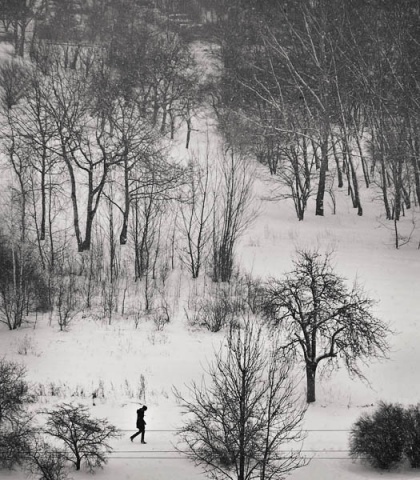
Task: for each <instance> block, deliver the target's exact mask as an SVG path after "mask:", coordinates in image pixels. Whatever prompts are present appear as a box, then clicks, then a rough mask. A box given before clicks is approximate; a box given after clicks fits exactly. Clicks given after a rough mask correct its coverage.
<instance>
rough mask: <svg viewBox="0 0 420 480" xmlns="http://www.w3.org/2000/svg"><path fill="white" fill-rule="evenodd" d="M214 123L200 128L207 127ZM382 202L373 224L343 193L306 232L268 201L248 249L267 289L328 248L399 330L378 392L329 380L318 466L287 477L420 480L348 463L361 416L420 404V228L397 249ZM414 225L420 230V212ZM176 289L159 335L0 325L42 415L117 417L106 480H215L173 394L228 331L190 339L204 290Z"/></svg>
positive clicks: (5, 346)
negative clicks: (70, 412)
mask: <svg viewBox="0 0 420 480" xmlns="http://www.w3.org/2000/svg"><path fill="white" fill-rule="evenodd" d="M203 120H205V119H202V121H201V122H200V123H201V124H203V125H204V124H205V123H206V122H205V121H203ZM196 126H197V125H195V127H196ZM205 136H206V135H205V132H204V131H203V132H201V133H199V132H194V133H193V139H192V140H193V142H194V143H193V146H192V147H191V148H197V149H198V148H203V143H204V141H205ZM215 141H216V139H215ZM200 145H201V147H200ZM176 151H177V152H180V151H181V147H179V146H178V147H177V148H176ZM257 171H258V172H259V175H258V178H257V180H256V196H257V197H259V196H262V195H266V194H267V191H268V185H269V182H270V181H271V180H270V179H269V178H268V176H267V175H266V174H265V173H264V172H263V170H262V169H261V168H258V169H257ZM376 194H377V192H375V191H373V190H369V191H366V189H365V188H364V189H363V206H364V215H363V217H358V216H357V214H356V211H355V210H354V209H352V208H351V202H350V199H349V198H348V197H347V195H346V190H345V189H343V191H342V192H337V194H336V195H337V214H336V215H332V213H331V211H330V210H329V208H326V215H325V217H323V218H321V217H315V215H314V208H313V205H310V207H309V209H308V212H307V214H306V218H305V220H304V221H303V222H298V220H297V218H296V216H295V213H294V211H293V206H292V205H291V203H289V202H287V201H282V202H262V203H261V207H260V215H259V217H258V218H257V219H256V221H255V222H254V223H253V225H252V226H251V227H250V228H249V229H248V231H247V232H246V234H245V235H244V236H243V238H242V239H241V241H240V245H239V246H238V249H237V262H238V264H239V265H240V266H241V268H242V269H243V270H244V271H249V272H252V274H253V275H255V276H258V277H262V278H264V277H267V276H270V275H271V276H281V275H282V274H283V273H285V272H286V271H288V270H290V268H291V265H292V264H291V259H292V256H293V252H294V250H295V248H296V247H313V248H315V247H317V248H319V250H320V251H325V250H327V249H330V248H334V250H335V252H336V253H335V268H336V271H337V272H338V273H339V274H341V275H343V276H345V277H346V278H347V279H348V280H349V284H350V283H351V282H352V281H353V280H354V278H355V277H357V278H358V280H359V281H360V283H362V284H363V285H364V288H365V289H366V291H367V292H369V294H370V295H371V296H372V297H373V298H375V299H377V300H378V302H379V303H378V305H377V308H376V314H377V315H378V316H379V317H380V318H382V319H383V320H385V321H386V322H387V323H388V324H389V325H390V327H391V328H392V329H393V330H394V331H395V335H394V336H393V337H392V338H391V339H390V343H391V346H392V349H391V351H390V354H389V360H386V361H385V360H384V361H382V362H374V361H372V362H369V364H367V365H365V366H364V367H363V372H364V374H365V375H366V377H367V379H368V380H369V382H370V385H367V384H364V383H362V382H361V381H360V380H357V379H354V380H352V379H350V378H349V377H348V375H347V373H346V372H345V370H344V369H341V370H340V371H338V372H335V373H333V374H332V375H331V376H330V377H329V378H321V379H318V383H317V401H316V403H315V404H314V405H311V406H310V407H309V409H308V412H307V414H306V417H305V421H304V426H303V427H304V429H305V430H308V434H307V437H306V440H305V441H304V444H303V447H302V448H303V451H304V453H305V455H307V456H308V457H313V459H312V461H311V462H310V463H309V465H308V466H306V467H304V468H301V469H299V470H296V471H294V472H293V473H292V474H291V475H290V476H289V477H288V478H290V479H291V480H337V479H339V480H364V479H379V478H381V479H386V480H403V479H415V478H420V472H419V471H414V470H411V469H409V468H407V467H401V468H400V469H399V470H394V471H390V472H378V471H375V470H373V469H371V468H370V467H368V466H366V465H363V464H362V463H360V462H354V461H352V460H351V459H349V458H348V430H349V429H350V427H351V425H352V423H353V422H354V421H355V420H356V419H357V418H358V416H359V415H360V414H361V413H362V412H365V411H371V410H372V408H373V406H375V405H376V404H377V402H378V401H380V400H384V401H389V402H400V403H401V404H404V405H408V404H415V403H418V402H419V401H420V381H419V374H418V369H419V365H420V348H419V345H420V329H419V328H418V321H419V311H420V309H419V306H420V300H419V298H420V297H419V292H420V251H419V250H418V249H417V246H418V243H419V240H420V229H419V228H416V229H415V231H414V233H413V235H412V241H411V242H410V243H409V244H407V245H405V246H404V247H402V248H401V249H399V250H396V249H395V248H394V245H393V232H392V230H388V229H387V228H386V227H384V226H383V223H384V221H383V219H382V218H381V215H382V210H381V204H380V202H377V201H372V198H374V197H375V196H376ZM327 204H328V201H327ZM415 218H417V222H418V224H419V225H420V215H419V212H416V214H415V217H414V219H415ZM411 221H412V217H411V213H410V212H408V213H407V217H406V218H404V219H403V220H402V222H401V223H402V228H403V229H404V228H406V229H407V231H410V229H411V225H412V223H411ZM169 282H170V285H171V295H172V299H173V303H172V305H173V309H174V315H173V319H172V321H171V322H170V323H169V324H168V325H167V326H165V328H164V329H163V331H156V328H155V326H154V324H153V322H151V321H147V320H145V319H142V320H140V323H139V325H138V327H137V328H136V326H135V324H134V321H133V320H132V319H127V318H124V317H122V316H119V317H118V316H116V317H115V318H114V320H113V322H112V324H111V325H108V324H107V322H106V320H101V319H99V318H98V317H97V316H95V315H94V312H85V313H84V315H80V316H79V317H78V318H77V319H76V320H75V321H74V322H73V323H72V324H71V325H70V328H69V331H67V332H59V328H58V326H57V324H56V322H55V320H54V318H53V319H52V322H51V324H50V319H49V315H48V314H46V315H45V316H42V317H39V318H38V320H37V323H36V327H35V328H34V326H33V325H32V326H30V327H25V328H21V329H20V330H17V331H12V332H11V331H8V330H7V329H6V327H5V325H2V326H0V355H1V356H4V357H5V358H7V359H8V360H13V361H16V362H19V363H22V364H24V365H25V366H26V367H27V378H28V380H29V381H30V382H32V383H34V384H35V385H36V386H37V389H38V392H39V393H40V394H41V395H40V397H39V401H38V403H37V404H35V405H33V406H32V407H31V408H32V409H34V410H36V409H37V408H41V407H42V408H46V407H51V406H53V405H54V404H56V403H58V402H62V401H66V402H74V403H83V404H85V405H88V406H90V408H91V412H92V414H93V415H95V416H98V417H106V418H107V419H108V420H109V421H110V422H112V423H113V424H114V425H116V426H117V427H118V428H119V429H121V430H122V436H121V438H119V439H117V440H115V441H114V442H113V446H114V448H115V450H114V453H113V454H112V456H111V458H110V459H109V461H108V464H107V465H106V466H105V467H104V469H102V470H96V472H95V478H96V479H98V480H126V479H127V480H128V479H132V480H171V479H175V480H177V479H179V480H198V479H203V478H205V476H204V475H203V473H202V471H201V469H199V468H196V467H194V466H193V465H192V464H191V463H190V462H189V461H187V460H186V459H185V458H182V456H181V455H180V454H178V453H176V451H175V449H174V444H175V443H176V436H175V429H176V428H177V426H179V425H180V424H181V423H182V416H181V412H180V409H179V406H178V405H177V404H176V401H175V398H174V396H173V394H172V388H173V386H175V387H177V388H178V389H180V390H183V389H184V384H189V383H190V382H191V380H193V379H195V380H199V379H200V378H201V375H202V374H203V368H204V367H205V365H206V362H207V361H211V360H212V358H213V354H214V351H215V350H217V348H218V345H219V344H220V341H221V339H222V338H223V332H222V333H217V334H212V333H209V332H207V331H201V330H200V331H198V330H194V329H192V328H190V327H189V326H188V323H187V320H186V317H185V314H184V311H183V308H182V306H183V300H185V298H186V297H187V296H188V292H189V291H190V289H192V288H193V285H192V283H193V282H192V281H190V280H188V279H187V277H186V276H185V274H184V275H182V274H181V273H180V272H179V271H175V272H173V273H172V274H171V278H170V279H169ZM95 390H98V391H99V392H103V394H104V395H103V397H102V396H101V395H100V396H99V398H97V399H96V406H93V405H92V399H91V395H92V392H93V391H95ZM302 394H304V385H302ZM139 396H140V398H141V400H140V401H141V402H144V403H145V404H147V405H148V411H147V413H146V417H145V418H146V421H147V430H146V441H147V444H146V445H141V444H140V442H139V440H138V439H136V440H135V441H134V442H133V443H131V442H130V439H129V436H130V435H131V433H133V432H134V430H135V429H134V425H135V416H136V415H135V411H136V409H137V408H138V406H137V405H138V403H137V402H136V401H137V398H138V397H139ZM70 476H71V477H72V478H74V479H79V480H85V479H88V478H91V475H90V474H89V473H88V472H86V471H85V470H83V469H82V470H81V471H80V472H76V471H72V472H71V474H70ZM0 478H2V479H7V480H23V479H25V478H27V477H26V476H25V473H24V472H22V471H19V470H16V471H6V470H0Z"/></svg>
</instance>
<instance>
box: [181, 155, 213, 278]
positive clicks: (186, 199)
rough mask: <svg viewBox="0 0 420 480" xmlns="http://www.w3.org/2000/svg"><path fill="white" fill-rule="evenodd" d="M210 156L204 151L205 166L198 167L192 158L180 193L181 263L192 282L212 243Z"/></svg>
mask: <svg viewBox="0 0 420 480" xmlns="http://www.w3.org/2000/svg"><path fill="white" fill-rule="evenodd" d="M209 155H210V153H209V151H208V149H207V151H206V157H205V161H204V164H201V161H200V158H199V157H196V156H195V155H193V156H192V158H191V160H190V163H189V166H188V182H187V184H186V185H185V187H184V189H183V192H182V193H183V198H182V199H181V205H180V223H181V224H180V229H181V235H182V237H183V238H184V240H185V248H184V249H183V250H182V252H181V259H182V261H183V263H184V264H185V265H187V268H188V270H189V271H190V272H191V275H192V278H197V277H198V276H199V274H200V270H201V268H202V266H203V264H204V262H205V261H206V256H207V255H208V251H207V248H208V244H209V241H210V239H211V229H210V222H211V219H212V211H213V202H214V198H211V185H210V182H211V178H210V164H209Z"/></svg>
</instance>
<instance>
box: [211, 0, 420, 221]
mask: <svg viewBox="0 0 420 480" xmlns="http://www.w3.org/2000/svg"><path fill="white" fill-rule="evenodd" d="M202 3H206V5H208V6H209V8H211V9H212V11H213V12H215V17H216V19H217V21H216V22H215V36H214V38H215V41H217V42H218V43H219V44H220V46H221V49H220V52H221V58H222V60H223V66H224V68H223V72H222V75H223V88H222V90H223V91H222V92H221V94H220V96H219V97H218V102H217V104H218V110H219V112H224V116H225V117H226V118H227V117H229V119H230V121H228V122H224V124H223V125H224V127H225V129H227V130H228V131H232V128H231V125H232V124H235V130H237V129H238V127H237V124H238V123H240V124H241V125H242V129H243V130H245V131H247V133H248V135H245V136H244V135H242V136H241V137H240V139H238V141H239V142H241V143H242V144H243V142H244V139H245V141H246V140H247V142H248V146H249V149H250V151H253V152H254V155H255V156H256V158H257V159H258V160H259V161H260V162H261V163H263V164H264V165H267V167H268V168H269V170H270V173H271V174H272V175H273V176H275V178H277V179H278V181H279V183H280V184H281V197H291V198H292V199H293V201H294V204H295V208H296V214H297V217H298V218H299V220H302V219H303V217H304V212H305V210H306V208H307V204H308V198H309V197H311V196H313V197H314V199H315V204H316V205H315V213H316V215H324V214H325V198H326V195H327V194H328V193H329V191H330V186H331V184H332V183H333V182H334V181H335V184H336V185H337V186H338V187H339V188H342V187H345V188H346V189H347V192H348V194H349V196H350V197H351V201H352V204H353V206H354V208H355V209H356V211H357V214H358V215H362V214H363V206H362V195H361V188H362V187H363V184H364V185H365V187H367V188H368V187H374V188H376V189H377V190H378V191H379V192H380V197H381V198H382V203H383V206H384V213H385V216H386V218H387V219H396V220H398V219H399V218H400V216H401V215H403V214H404V213H405V211H406V210H407V209H409V208H410V207H411V205H412V204H415V205H418V204H419V187H418V186H419V155H418V148H417V146H418V129H417V127H416V118H417V117H418V82H417V81H416V72H417V69H418V58H419V54H418V45H419V42H418V29H417V27H416V24H417V23H418V20H419V15H420V11H419V7H418V2H416V1H412V0H405V1H403V2H398V3H395V2H392V1H386V2H369V3H368V4H367V3H366V2H360V1H358V0H353V1H350V2H346V4H343V2H339V1H333V2H331V1H326V0H316V1H312V0H308V1H303V2H288V3H287V8H286V7H285V8H279V6H278V4H276V3H273V2H264V3H258V4H256V3H255V2H252V1H245V2H242V1H237V2H233V5H232V6H231V8H230V9H228V10H227V11H226V10H224V8H225V6H226V5H225V2H223V1H222V0H220V1H219V0H215V1H212V2H202ZM223 12H224V14H223Z"/></svg>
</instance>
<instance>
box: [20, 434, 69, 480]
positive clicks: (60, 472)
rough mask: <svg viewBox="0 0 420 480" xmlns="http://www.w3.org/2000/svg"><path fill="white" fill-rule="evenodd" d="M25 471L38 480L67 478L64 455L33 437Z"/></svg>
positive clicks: (62, 479)
mask: <svg viewBox="0 0 420 480" xmlns="http://www.w3.org/2000/svg"><path fill="white" fill-rule="evenodd" d="M25 467H26V470H27V472H28V473H29V474H30V475H32V476H34V477H36V478H39V479H40V480H65V479H67V478H68V471H67V466H66V457H65V454H64V452H63V451H60V450H57V449H55V448H54V447H53V446H52V445H50V444H49V443H47V442H45V441H44V440H43V439H39V438H37V439H35V440H34V442H33V444H32V448H31V452H30V455H29V458H28V460H27V462H26V465H25Z"/></svg>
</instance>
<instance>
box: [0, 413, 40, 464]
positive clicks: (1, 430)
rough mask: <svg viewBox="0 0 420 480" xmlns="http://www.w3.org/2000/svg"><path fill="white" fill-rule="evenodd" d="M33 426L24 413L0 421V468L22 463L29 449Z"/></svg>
mask: <svg viewBox="0 0 420 480" xmlns="http://www.w3.org/2000/svg"><path fill="white" fill-rule="evenodd" d="M33 437H34V428H33V425H32V422H31V418H29V417H27V416H26V415H22V417H20V418H18V419H14V420H13V422H11V423H8V422H3V423H0V468H9V469H11V468H13V467H15V466H16V465H22V464H23V463H24V461H25V460H26V459H27V456H28V453H29V452H30V451H31V444H32V439H33Z"/></svg>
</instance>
